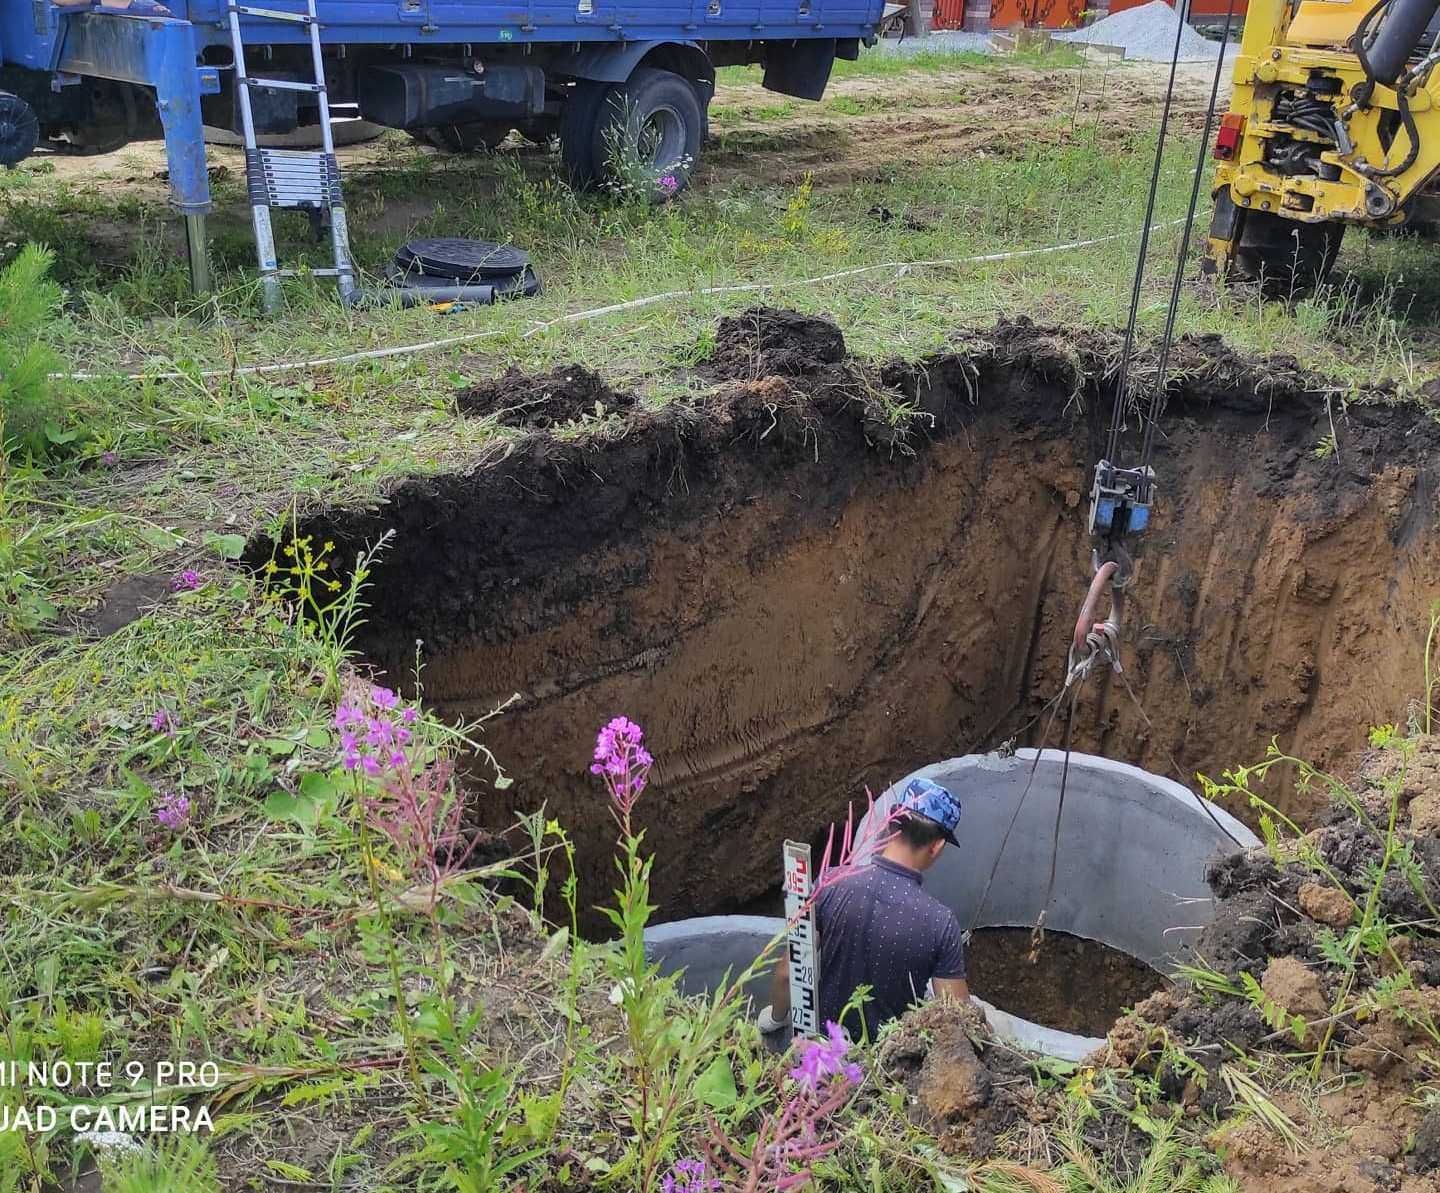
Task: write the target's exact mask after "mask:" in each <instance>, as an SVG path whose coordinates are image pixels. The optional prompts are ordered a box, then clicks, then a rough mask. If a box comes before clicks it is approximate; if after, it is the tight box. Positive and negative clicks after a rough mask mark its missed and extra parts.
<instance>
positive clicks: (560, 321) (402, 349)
mask: <svg viewBox="0 0 1440 1193" xmlns="http://www.w3.org/2000/svg"><path fill="white" fill-rule="evenodd" d="M1197 218H1198V217H1197ZM1184 222H1185V220H1184V218H1183V217H1182V218H1180V219H1174V220H1166V221H1165V222H1164V223H1159V224H1151V225H1150V229H1149V230H1150V231H1151V232H1154V231H1157V230H1159V229H1161V228H1170V227H1174V226H1175V225H1176V224H1183V223H1184ZM1134 235H1135V233H1133V232H1112V233H1111V234H1110V235H1108V236H1095V237H1092V238H1091V239H1089V240H1071V241H1067V242H1066V243H1064V244H1050V245H1045V246H1043V247H1042V248H1034V249H1011V250H1010V251H1008V252H1003V253H981V254H979V255H977V256H974V257H948V258H945V257H942V258H939V259H937V260H933V261H885V262H883V263H881V264H879V265H858V266H856V267H855V268H853V269H841V270H837V271H836V272H835V273H822V274H820V275H818V276H817V277H812V278H796V279H793V280H787V281H780V282H737V283H733V284H731V285H727V286H706V287H704V288H703V289H700V290H667V291H665V293H663V294H651V295H648V296H646V297H645V298H632V299H630V300H629V301H628V302H615V303H611V304H610V305H608V306H603V307H591V308H590V309H589V310H586V311H574V312H572V313H570V314H568V315H559V316H557V317H556V318H554V319H547V320H545V321H544V322H541V323H536V324H534V325H533V326H532V327H531V328H530V329H529V330H528V331H526V332H525V335H524V338H525V339H527V340H528V339H530V338H531V337H532V336H537V335H540V334H541V333H542V332H546V331H549V330H550V329H551V328H552V327H560V326H562V325H564V324H568V323H584V322H587V321H588V320H590V319H599V318H601V317H602V316H604V315H614V314H617V313H618V312H620V311H636V310H639V309H640V308H642V307H650V306H654V305H655V304H656V303H661V302H671V301H673V300H675V299H678V298H701V297H705V296H708V295H713V294H755V293H758V292H761V291H765V290H778V289H783V288H784V287H787V286H818V285H820V284H821V283H823V282H834V281H838V280H839V279H840V278H853V277H859V276H860V275H861V274H866V273H879V272H880V271H882V270H887V269H890V270H894V271H895V275H896V277H903V276H904V275H905V274H906V273H908V272H909V271H910V270H912V269H939V268H944V267H947V266H954V265H984V264H987V263H988V262H992V261H1014V260H1017V259H1018V258H1021V257H1039V256H1042V255H1044V254H1047V253H1065V252H1070V251H1071V250H1073V249H1088V248H1093V247H1094V246H1095V245H1099V244H1109V243H1111V242H1112V241H1116V240H1124V239H1126V238H1127V237H1130V236H1134ZM503 334H505V333H504V331H503V330H502V329H500V328H489V329H487V330H485V331H472V332H467V333H466V334H464V335H459V336H446V337H444V338H443V339H438V340H424V341H422V342H420V343H418V344H397V345H395V346H394V347H391V348H367V349H365V350H363V351H360V352H346V353H342V354H341V355H339V356H320V357H316V358H315V359H313V360H289V361H279V362H276V363H275V364H268V365H238V366H236V367H234V368H223V369H202V370H201V371H200V372H199V373H186V372H181V371H178V370H176V371H171V372H166V373H119V374H117V373H52V374H51V377H52V379H55V380H66V381H103V380H108V379H111V378H116V377H119V378H121V379H123V380H126V381H182V380H187V379H191V378H201V379H207V378H212V377H254V376H262V375H264V374H267V373H290V372H295V371H296V370H300V369H323V368H328V367H329V366H331V365H343V364H351V363H353V362H355V361H361V360H383V359H385V358H387V357H393V356H413V355H415V354H416V353H418V352H429V351H430V350H432V349H434V348H450V347H453V346H454V345H456V344H469V343H473V342H474V341H476V340H483V339H490V338H492V337H494V336H499V335H503Z"/></svg>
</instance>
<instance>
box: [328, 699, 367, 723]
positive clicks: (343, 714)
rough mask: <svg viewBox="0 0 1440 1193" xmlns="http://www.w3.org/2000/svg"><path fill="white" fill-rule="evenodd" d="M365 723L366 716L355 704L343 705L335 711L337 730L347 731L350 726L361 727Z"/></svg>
mask: <svg viewBox="0 0 1440 1193" xmlns="http://www.w3.org/2000/svg"><path fill="white" fill-rule="evenodd" d="M364 721H365V714H364V713H362V712H361V711H360V710H359V709H358V708H356V707H355V706H354V705H353V704H342V705H341V706H340V707H339V708H337V709H336V710H335V728H336V729H345V728H347V727H348V726H350V725H360V724H363V723H364Z"/></svg>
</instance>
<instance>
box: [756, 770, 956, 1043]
mask: <svg viewBox="0 0 1440 1193" xmlns="http://www.w3.org/2000/svg"><path fill="white" fill-rule="evenodd" d="M898 802H899V807H900V809H901V811H900V812H899V813H898V815H897V817H896V819H895V821H894V833H893V835H892V836H891V837H890V839H889V840H888V842H887V843H886V845H885V848H884V849H882V850H881V851H880V854H879V856H878V857H877V858H876V859H875V860H874V862H872V863H871V864H870V865H868V866H862V867H861V868H860V869H859V870H857V871H856V872H855V873H853V874H850V875H847V876H846V877H844V878H842V879H840V881H838V882H836V883H835V884H834V885H832V886H828V887H826V888H825V889H824V890H822V891H821V892H820V896H819V898H818V899H816V901H815V920H816V934H817V936H818V938H819V945H820V991H819V995H820V1022H821V1023H826V1022H828V1021H831V1020H834V1021H835V1022H837V1023H840V1024H841V1026H843V1027H846V1028H848V1029H849V1031H850V1034H851V1035H852V1036H857V1037H858V1034H859V1031H858V1029H859V1027H860V1021H861V1019H862V1018H863V1020H864V1025H865V1029H866V1031H867V1032H868V1033H869V1035H870V1037H871V1038H872V1039H873V1038H874V1036H875V1033H876V1031H878V1030H879V1027H880V1025H881V1024H882V1023H885V1022H888V1021H889V1020H891V1019H896V1018H898V1017H899V1016H900V1015H902V1014H903V1013H904V1012H905V1010H906V1009H907V1008H909V1007H910V1006H912V1005H914V1004H915V1003H917V1002H919V1001H920V1000H921V999H922V998H924V997H925V987H926V985H927V984H929V985H930V986H932V987H933V988H934V991H935V994H936V995H937V996H948V997H950V998H954V999H960V1000H964V999H968V998H969V997H970V987H969V985H968V983H967V982H966V981H965V944H964V940H963V936H962V933H961V930H960V924H959V922H958V921H957V920H956V919H955V913H954V912H952V911H951V910H950V909H949V908H948V907H946V906H945V904H943V903H941V902H940V900H939V899H936V898H935V897H934V896H932V895H927V894H926V893H925V891H924V890H922V889H921V885H920V875H921V873H922V871H925V870H928V869H929V868H930V867H931V866H933V865H934V864H935V862H936V860H937V859H938V858H939V857H940V854H941V853H942V852H943V851H944V849H945V845H946V843H947V842H948V843H949V844H951V845H959V842H958V841H957V840H955V825H956V824H957V823H959V820H960V802H959V801H958V800H957V799H956V798H955V797H954V796H953V795H951V794H950V792H949V791H947V790H946V789H945V788H943V787H941V786H940V785H939V784H938V783H932V782H930V780H929V779H914V780H912V781H911V782H910V783H909V784H908V785H907V786H906V788H905V790H904V792H903V793H902V794H901V796H900V799H899V801H898ZM860 986H869V987H870V998H869V1001H868V1002H866V1003H865V1005H864V1007H863V1008H862V1010H861V1011H860V1012H859V1013H858V1014H857V1013H856V1012H854V1011H851V1013H850V1015H849V1016H848V1017H847V1018H846V1019H845V1020H844V1021H842V1020H841V1018H840V1012H841V1009H842V1008H843V1007H844V1006H845V1004H846V1003H847V1002H849V1001H850V998H851V996H852V995H853V994H854V993H855V990H856V988H857V987H860ZM771 997H772V1002H771V1005H770V1006H768V1007H766V1008H765V1009H764V1010H762V1011H761V1012H760V1021H759V1025H760V1030H761V1031H762V1032H767V1033H768V1032H773V1031H779V1030H780V1029H781V1028H782V1027H785V1026H786V1025H788V1024H789V1022H790V964H789V960H788V958H786V957H783V956H782V957H781V959H780V963H779V965H778V966H777V967H776V969H775V981H774V987H773V990H772V995H771Z"/></svg>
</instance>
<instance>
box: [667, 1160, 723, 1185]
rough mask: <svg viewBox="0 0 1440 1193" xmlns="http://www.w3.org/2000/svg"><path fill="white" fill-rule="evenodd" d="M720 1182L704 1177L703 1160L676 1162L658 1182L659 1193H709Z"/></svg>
mask: <svg viewBox="0 0 1440 1193" xmlns="http://www.w3.org/2000/svg"><path fill="white" fill-rule="evenodd" d="M719 1188H720V1182H719V1181H717V1180H712V1179H710V1178H709V1177H707V1176H706V1175H705V1161H704V1160H676V1161H675V1167H674V1168H672V1169H671V1170H670V1171H669V1172H667V1173H666V1174H665V1178H664V1180H662V1181H661V1182H660V1190H661V1193H711V1191H712V1190H715V1189H719Z"/></svg>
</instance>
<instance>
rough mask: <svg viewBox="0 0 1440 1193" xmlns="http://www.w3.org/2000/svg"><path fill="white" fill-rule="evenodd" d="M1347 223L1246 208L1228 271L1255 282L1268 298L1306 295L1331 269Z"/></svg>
mask: <svg viewBox="0 0 1440 1193" xmlns="http://www.w3.org/2000/svg"><path fill="white" fill-rule="evenodd" d="M1344 235H1345V225H1344V224H1343V223H1340V222H1339V221H1337V220H1329V221H1326V222H1325V223H1319V224H1307V223H1302V222H1301V221H1299V220H1288V219H1285V218H1284V217H1283V216H1278V215H1272V214H1270V213H1269V212H1265V211H1247V212H1246V213H1245V222H1244V223H1243V224H1242V225H1241V228H1240V239H1239V241H1238V242H1237V243H1236V245H1235V250H1234V255H1233V257H1232V258H1231V262H1230V277H1231V278H1232V279H1233V280H1235V281H1239V282H1252V283H1255V284H1257V285H1258V286H1259V287H1260V292H1261V293H1262V294H1264V295H1265V296H1266V297H1267V298H1303V297H1304V296H1306V295H1307V294H1309V293H1311V292H1312V291H1313V290H1314V289H1315V288H1316V287H1317V286H1319V285H1320V283H1322V282H1323V281H1324V280H1325V279H1326V278H1327V277H1328V276H1329V274H1330V269H1331V267H1332V266H1334V264H1335V258H1336V257H1337V256H1339V254H1340V241H1341V238H1342V237H1343V236H1344Z"/></svg>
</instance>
